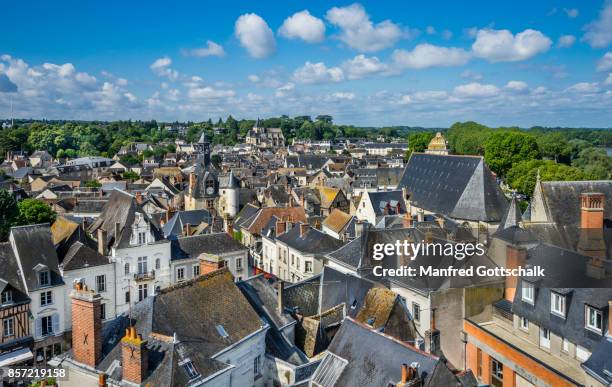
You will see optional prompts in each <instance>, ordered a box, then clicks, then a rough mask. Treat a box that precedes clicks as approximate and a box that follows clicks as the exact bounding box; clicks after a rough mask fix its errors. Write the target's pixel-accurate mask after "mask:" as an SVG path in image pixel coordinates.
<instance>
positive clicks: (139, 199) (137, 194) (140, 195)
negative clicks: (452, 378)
mask: <svg viewBox="0 0 612 387" xmlns="http://www.w3.org/2000/svg"><path fill="white" fill-rule="evenodd" d="M136 203H138V204H142V192H140V191H138V192H136Z"/></svg>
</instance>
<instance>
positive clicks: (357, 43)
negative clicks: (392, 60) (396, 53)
mask: <svg viewBox="0 0 612 387" xmlns="http://www.w3.org/2000/svg"><path fill="white" fill-rule="evenodd" d="M325 18H326V19H327V20H328V21H329V22H330V23H331V24H333V25H335V26H336V27H338V28H339V29H340V34H339V36H338V38H339V39H340V40H341V41H342V42H344V43H346V45H348V46H349V47H351V48H354V49H356V50H358V51H363V52H373V51H380V50H382V49H384V48H387V47H391V46H393V45H394V44H395V43H396V42H397V41H398V40H399V39H400V38H401V37H402V36H405V35H406V32H405V31H403V30H402V27H401V26H400V25H398V24H395V23H393V22H392V21H391V20H384V21H382V22H380V23H376V24H374V23H373V22H372V21H371V20H370V16H369V15H368V14H367V13H366V11H365V9H364V8H363V6H361V4H352V5H349V6H347V7H333V8H332V9H330V10H329V11H327V13H326V15H325Z"/></svg>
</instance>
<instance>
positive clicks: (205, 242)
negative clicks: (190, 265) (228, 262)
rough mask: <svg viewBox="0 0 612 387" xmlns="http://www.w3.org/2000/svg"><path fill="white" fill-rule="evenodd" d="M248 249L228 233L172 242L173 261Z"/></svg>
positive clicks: (196, 236) (191, 237)
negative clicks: (204, 254)
mask: <svg viewBox="0 0 612 387" xmlns="http://www.w3.org/2000/svg"><path fill="white" fill-rule="evenodd" d="M247 250H248V249H247V248H246V247H245V246H244V245H242V244H240V243H239V242H238V241H236V240H235V239H234V238H232V237H231V236H229V235H228V234H226V233H223V232H220V233H215V234H202V235H194V236H188V237H183V238H177V239H173V240H172V241H171V253H172V260H176V259H188V258H197V257H198V256H199V255H200V254H203V253H206V254H214V255H219V254H227V253H234V252H240V251H247Z"/></svg>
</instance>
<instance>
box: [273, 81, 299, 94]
mask: <svg viewBox="0 0 612 387" xmlns="http://www.w3.org/2000/svg"><path fill="white" fill-rule="evenodd" d="M293 90H295V84H294V83H293V82H287V83H286V84H284V85H282V86H280V87H278V88H277V89H276V92H275V93H274V96H275V97H277V98H280V97H285V96H287V95H288V94H291V93H292V92H293Z"/></svg>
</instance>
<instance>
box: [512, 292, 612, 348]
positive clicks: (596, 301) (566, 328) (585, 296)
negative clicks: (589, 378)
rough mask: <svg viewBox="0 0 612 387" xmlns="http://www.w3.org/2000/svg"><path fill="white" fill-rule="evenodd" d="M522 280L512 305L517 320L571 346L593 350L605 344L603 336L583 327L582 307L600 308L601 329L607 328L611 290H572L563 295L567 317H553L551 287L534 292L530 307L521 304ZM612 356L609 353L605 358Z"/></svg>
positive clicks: (523, 303)
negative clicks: (548, 331)
mask: <svg viewBox="0 0 612 387" xmlns="http://www.w3.org/2000/svg"><path fill="white" fill-rule="evenodd" d="M522 286H523V281H519V284H518V285H517V289H516V290H517V291H516V295H515V296H514V302H513V305H512V312H513V313H514V314H516V315H517V316H520V317H526V318H527V319H528V320H529V321H533V322H535V323H536V324H537V325H539V326H541V327H544V328H547V329H549V330H550V331H551V332H552V333H554V334H555V335H557V336H560V337H565V338H566V339H567V340H569V341H570V342H572V343H575V344H578V345H581V346H583V347H585V348H587V349H588V350H589V351H593V349H595V348H596V347H597V346H598V345H599V344H600V343H601V342H603V341H605V336H604V335H605V333H604V334H597V333H595V332H592V331H591V330H588V329H586V328H585V304H588V305H591V306H594V307H596V308H599V309H600V310H601V311H602V318H603V326H604V329H606V327H607V326H608V300H610V299H612V289H592V288H584V289H581V288H574V289H571V290H570V292H568V293H565V294H564V295H565V296H566V306H565V308H566V317H565V318H562V317H558V316H556V315H554V314H552V313H551V312H550V311H551V308H550V302H551V295H550V293H551V291H554V290H553V289H550V288H544V287H542V288H537V289H535V302H534V304H533V305H531V304H529V303H527V302H524V301H523V300H522V297H521V291H522ZM611 354H612V352H611V353H608V356H610V355H611Z"/></svg>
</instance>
